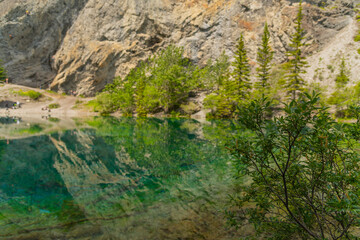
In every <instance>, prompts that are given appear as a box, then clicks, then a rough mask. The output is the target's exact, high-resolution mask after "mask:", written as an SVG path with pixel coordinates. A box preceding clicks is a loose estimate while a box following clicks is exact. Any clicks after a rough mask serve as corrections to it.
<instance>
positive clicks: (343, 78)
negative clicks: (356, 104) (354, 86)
mask: <svg viewBox="0 0 360 240" xmlns="http://www.w3.org/2000/svg"><path fill="white" fill-rule="evenodd" d="M349 81H350V78H349V76H348V70H347V69H346V64H345V58H342V59H341V63H340V71H339V74H338V75H337V76H336V79H335V82H336V86H337V87H338V88H340V87H344V86H345V85H346V84H347V83H348V82H349Z"/></svg>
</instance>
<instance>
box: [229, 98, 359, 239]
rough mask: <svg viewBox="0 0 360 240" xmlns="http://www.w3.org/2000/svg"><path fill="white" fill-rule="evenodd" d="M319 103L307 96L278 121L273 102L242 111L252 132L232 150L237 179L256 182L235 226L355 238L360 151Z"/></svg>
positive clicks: (241, 202) (246, 192) (234, 216)
mask: <svg viewBox="0 0 360 240" xmlns="http://www.w3.org/2000/svg"><path fill="white" fill-rule="evenodd" d="M318 103H319V97H318V95H317V94H315V93H313V94H312V95H311V96H310V95H309V94H305V95H303V96H301V97H300V98H298V99H297V100H292V101H291V102H290V103H289V104H287V105H285V106H284V108H283V109H282V110H283V111H284V116H280V117H274V118H273V119H268V118H267V113H268V111H269V110H270V109H271V102H270V101H268V100H267V99H266V98H264V99H261V100H257V101H254V102H252V103H250V104H249V105H248V106H244V107H242V108H240V109H239V114H238V119H239V121H240V123H241V124H242V125H243V126H244V127H245V129H247V130H248V131H251V132H252V135H251V136H248V137H246V138H240V139H237V141H236V144H234V146H233V147H232V148H231V152H232V154H233V156H234V157H236V160H235V166H236V167H237V170H238V173H237V175H236V176H237V177H245V176H247V177H250V178H251V181H246V182H245V183H243V184H241V187H240V188H239V193H238V194H237V195H235V196H233V198H232V200H233V203H234V205H235V206H237V207H238V211H236V210H234V206H233V207H232V211H229V216H230V219H231V222H232V223H233V224H234V225H238V224H240V223H241V222H242V223H250V224H253V225H254V226H255V229H256V231H257V233H258V234H262V233H266V237H267V238H271V239H297V238H298V237H300V238H302V239H350V237H351V234H350V233H349V231H350V228H351V227H353V226H358V225H359V221H358V220H359V217H360V215H359V214H360V213H359V211H358V209H359V207H360V199H359V198H358V194H359V191H360V182H359V181H358V178H359V170H360V169H359V164H358V159H359V157H360V156H359V153H358V151H357V149H358V147H359V146H356V145H354V143H355V142H354V141H353V138H352V137H351V134H350V133H348V131H347V130H346V129H345V128H344V127H343V126H342V125H339V124H337V123H335V122H334V121H333V120H332V119H331V118H330V117H329V114H328V113H327V111H326V108H323V107H318ZM246 219H248V221H246Z"/></svg>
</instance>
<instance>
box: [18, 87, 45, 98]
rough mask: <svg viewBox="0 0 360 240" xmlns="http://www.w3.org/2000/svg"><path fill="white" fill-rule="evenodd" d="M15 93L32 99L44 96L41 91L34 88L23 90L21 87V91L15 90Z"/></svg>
mask: <svg viewBox="0 0 360 240" xmlns="http://www.w3.org/2000/svg"><path fill="white" fill-rule="evenodd" d="M14 93H15V94H18V95H20V96H23V97H29V98H31V99H32V100H38V99H39V98H40V97H42V94H41V93H39V92H37V91H34V90H29V91H23V90H21V89H20V90H19V91H14Z"/></svg>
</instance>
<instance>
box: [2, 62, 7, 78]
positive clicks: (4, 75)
mask: <svg viewBox="0 0 360 240" xmlns="http://www.w3.org/2000/svg"><path fill="white" fill-rule="evenodd" d="M6 78H7V75H6V70H5V68H4V67H3V66H2V62H1V60H0V82H4V81H5V80H6Z"/></svg>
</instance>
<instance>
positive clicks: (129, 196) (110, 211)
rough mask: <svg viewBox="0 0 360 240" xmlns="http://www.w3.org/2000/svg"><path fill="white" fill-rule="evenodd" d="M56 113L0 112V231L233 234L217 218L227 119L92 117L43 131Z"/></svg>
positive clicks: (225, 187)
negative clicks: (43, 119)
mask: <svg viewBox="0 0 360 240" xmlns="http://www.w3.org/2000/svg"><path fill="white" fill-rule="evenodd" d="M50 120H51V119H50ZM57 122H58V120H56V119H55V120H54V119H53V120H51V121H49V124H44V123H39V124H37V123H26V122H23V121H22V120H19V119H13V120H11V119H10V120H9V119H1V121H0V124H1V125H2V129H6V135H7V136H6V137H3V140H0V238H5V239H238V238H237V236H238V235H237V234H238V233H237V232H236V230H231V229H229V228H228V227H227V225H226V220H225V218H224V211H225V208H226V204H227V202H228V194H229V193H230V192H231V188H232V182H233V177H232V171H233V170H232V167H231V161H232V157H231V156H230V155H229V154H228V151H227V150H226V149H225V147H224V146H225V144H226V143H227V142H228V141H231V138H232V136H233V135H234V134H236V131H235V127H234V125H233V123H232V122H229V121H219V122H206V123H200V122H197V121H196V120H178V119H155V118H154V119H151V118H149V119H135V118H101V117H98V118H92V119H86V120H77V121H76V125H77V127H75V128H72V129H68V130H66V129H62V130H51V131H50V130H49V131H47V129H48V128H50V129H51V128H52V125H53V124H54V123H57ZM9 135H10V136H15V137H13V138H10V137H8V136H9ZM7 138H8V139H7Z"/></svg>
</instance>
